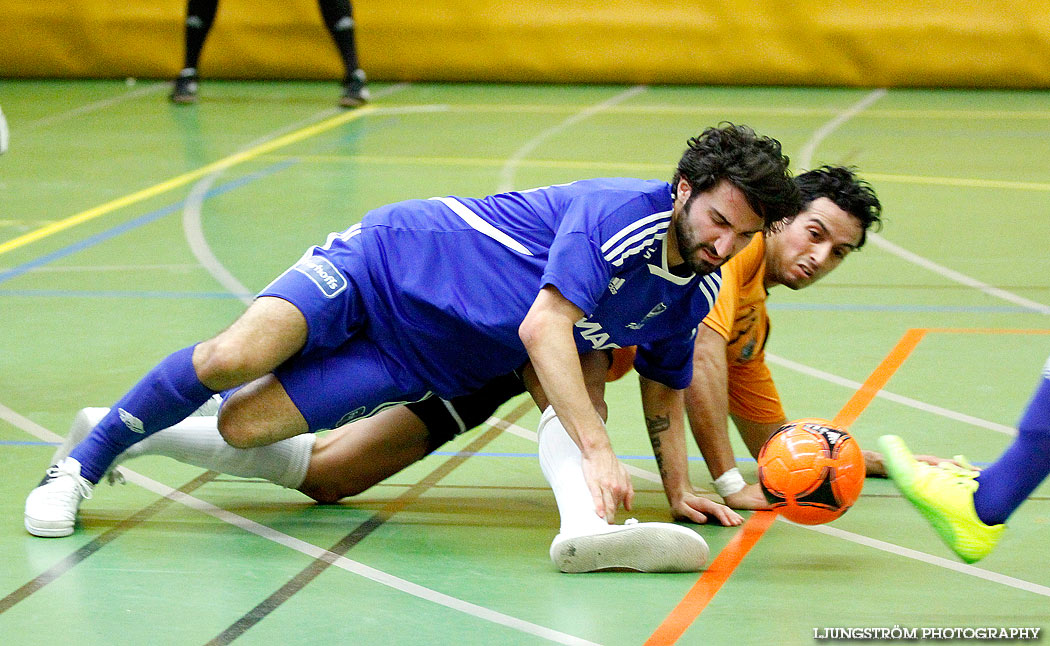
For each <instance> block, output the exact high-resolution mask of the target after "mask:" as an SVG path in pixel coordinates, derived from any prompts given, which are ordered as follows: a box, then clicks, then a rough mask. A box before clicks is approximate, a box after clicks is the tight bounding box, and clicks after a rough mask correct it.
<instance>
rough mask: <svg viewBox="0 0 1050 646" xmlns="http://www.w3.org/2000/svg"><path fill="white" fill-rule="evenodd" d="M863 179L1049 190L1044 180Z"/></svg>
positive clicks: (883, 176) (881, 176) (876, 176)
mask: <svg viewBox="0 0 1050 646" xmlns="http://www.w3.org/2000/svg"><path fill="white" fill-rule="evenodd" d="M863 175H864V178H865V179H869V180H872V181H880V182H898V183H901V184H932V185H935V186H962V187H966V188H998V189H1010V190H1017V191H1050V184H1048V183H1046V182H1010V181H1006V180H989V179H966V178H962V177H920V176H917V175H886V174H883V173H863Z"/></svg>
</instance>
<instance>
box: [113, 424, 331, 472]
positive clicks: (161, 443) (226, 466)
mask: <svg viewBox="0 0 1050 646" xmlns="http://www.w3.org/2000/svg"><path fill="white" fill-rule="evenodd" d="M316 441H317V436H315V435H314V434H312V433H306V434H304V435H296V436H295V437H290V438H288V439H286V440H281V441H280V442H275V443H274V444H270V445H268V446H259V447H256V448H252V449H237V448H234V447H232V446H230V445H229V444H227V443H226V440H224V439H222V435H220V434H219V427H218V418H217V417H187V418H186V419H184V420H183V421H181V422H179V423H178V424H176V425H175V426H172V427H169V428H166V429H164V430H162V431H158V432H156V433H154V434H153V435H150V436H149V437H147V438H145V439H144V440H142V441H141V442H138V443H136V444H133V445H131V446H130V447H128V449H127V450H126V451H124V452H123V453H121V454H120V456H118V457H117V461H118V462H123V461H124V460H128V459H131V458H134V457H138V456H141V455H163V456H166V457H169V458H172V459H175V460H178V461H179V462H185V463H186V464H192V465H194V466H197V467H201V468H202V469H211V470H212V471H218V472H220V473H226V474H229V475H233V476H239V477H241V478H263V479H265V480H269V481H270V482H273V483H274V484H279V485H281V486H282V487H288V488H289V489H298V488H299V485H301V484H302V483H303V480H304V479H305V478H306V469H307V467H309V466H310V454H311V452H312V451H313V447H314V442H316Z"/></svg>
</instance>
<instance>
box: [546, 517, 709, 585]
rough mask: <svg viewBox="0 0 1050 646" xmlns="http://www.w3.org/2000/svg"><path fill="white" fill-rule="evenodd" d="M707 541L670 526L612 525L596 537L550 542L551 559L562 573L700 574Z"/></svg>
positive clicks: (561, 537) (600, 531)
mask: <svg viewBox="0 0 1050 646" xmlns="http://www.w3.org/2000/svg"><path fill="white" fill-rule="evenodd" d="M708 552H709V550H708V547H707V541H705V540H704V538H703V537H702V536H700V535H699V534H697V533H696V532H694V531H693V530H691V529H688V528H685V527H681V526H679V525H673V524H671V523H639V522H638V521H637V520H635V519H634V518H631V519H628V520H627V522H626V523H624V524H623V525H609V526H608V528H607V529H605V528H603V529H601V530H599V531H598V532H596V533H594V534H586V535H583V536H563V535H561V534H558V535H557V536H556V537H554V542H553V543H551V560H552V561H554V564H555V565H557V566H558V569H559V570H561V571H562V572H574V573H575V572H595V571H597V570H608V569H627V570H637V571H639V572H697V571H699V570H700V568H702V567H703V566H704V564H705V563H707V556H708Z"/></svg>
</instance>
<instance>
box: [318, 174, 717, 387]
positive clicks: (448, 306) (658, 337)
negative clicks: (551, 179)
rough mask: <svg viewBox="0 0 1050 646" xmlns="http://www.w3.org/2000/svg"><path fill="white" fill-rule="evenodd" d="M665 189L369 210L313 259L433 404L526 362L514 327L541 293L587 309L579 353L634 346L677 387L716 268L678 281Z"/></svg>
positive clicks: (617, 188) (606, 186) (645, 186)
mask: <svg viewBox="0 0 1050 646" xmlns="http://www.w3.org/2000/svg"><path fill="white" fill-rule="evenodd" d="M672 202H673V199H672V196H671V187H670V185H669V184H667V183H666V182H659V181H642V180H635V179H594V180H584V181H579V182H574V183H572V184H567V185H561V186H551V187H546V188H540V189H534V190H529V191H520V192H512V193H504V194H500V195H494V196H490V197H485V198H476V199H475V198H461V197H447V198H435V199H432V200H413V201H408V202H401V203H398V204H393V205H390V206H386V207H382V208H380V209H377V210H375V211H372V212H370V213H369V214H367V215H366V216H365V217H364V219H363V220H362V222H361V223H360V224H359V225H355V226H354V227H351V228H350V229H349V230H347V231H346V232H344V233H342V234H340V235H339V236H337V237H334V238H331V239H330V240H329V244H328V245H326V247H325V249H323V250H321V251H326V252H334V256H333V255H330V256H329V258H332V259H333V262H334V263H336V264H337V265H339V264H340V260H339V256H340V253H339V250H340V249H341V248H343V247H345V248H347V250H348V251H349V250H350V249H351V248H353V247H358V246H359V249H360V251H361V254H360V257H359V258H358V259H357V260H355V261H354V262H353V263H351V265H350V266H341V267H340V270H342V271H343V272H344V273H345V274H346V275H347V276H348V277H349V279H350V280H351V281H352V282H353V283H355V284H356V286H357V288H358V290H357V291H358V292H359V293H360V295H361V300H362V303H361V306H362V308H363V310H364V312H366V313H367V314H366V316H367V324H366V325H364V327H363V333H364V334H367V335H368V336H369V337H370V338H371V339H372V340H373V341H374V342H375V343H376V344H377V346H378V347H379V348H380V350H381V352H382V353H383V354H384V355H385V356H387V357H388V358H389V360H390V363H391V364H392V367H391V372H392V373H394V372H397V371H406V372H407V373H410V374H413V375H414V376H416V377H417V378H418V379H419V380H420V381H421V382H422V383H424V384H427V385H428V386H429V388H430V389H431V390H433V391H434V392H436V393H437V394H439V395H440V396H442V397H444V398H450V397H454V396H458V395H463V394H466V393H469V392H472V391H474V390H477V389H478V388H480V387H481V386H482V385H484V384H485V383H486V382H488V381H489V380H491V379H492V378H494V377H497V376H499V375H503V374H506V373H508V372H511V371H513V370H516V369H518V368H519V367H520V366H521V365H523V364H524V363H525V362H526V361H527V360H528V355H527V353H526V351H525V348H524V346H523V344H522V343H521V340H520V339H519V337H518V326H519V325H520V324H521V321H522V320H523V319H524V318H525V315H526V313H527V312H528V310H529V307H530V306H531V305H532V303H533V301H534V300H535V298H536V296H537V294H538V293H539V291H540V289H541V288H542V287H544V286H545V285H552V286H554V287H555V288H557V289H558V291H559V292H561V294H562V295H563V296H564V297H565V298H567V299H568V300H569V301H571V302H572V303H574V304H575V305H576V306H578V307H579V308H580V309H581V310H582V311H583V312H584V314H585V316H584V318H583V319H581V320H580V321H578V322H577V323H576V326H575V330H574V331H575V340H576V345H577V348H578V349H579V351H580V352H581V353H582V352H587V351H590V350H595V349H602V348H615V347H620V346H629V345H637V346H639V352H638V359H637V360H636V368H637V369H638V371H639V372H640V373H641V374H642V375H644V376H646V377H648V378H650V379H654V380H656V381H660V382H662V383H664V384H666V385H668V386H670V387H673V388H684V387H686V386H687V385H688V384H689V382H690V380H691V379H692V360H691V359H692V349H693V337H694V334H695V331H696V326H697V325H698V323H699V322H700V321H701V320H702V319H703V318H704V316H706V314H707V312H708V311H709V310H710V308H711V305H712V304H713V302H714V300H715V297H716V295H717V292H718V288H719V284H720V281H721V278H720V275H719V273H717V272H716V273H714V274H710V275H708V276H704V277H697V276H695V275H689V276H687V277H680V276H676V275H674V274H673V273H671V272H670V271H669V270H668V266H667V249H666V247H665V241H666V235H667V229H668V227H669V226H670V223H671V209H672Z"/></svg>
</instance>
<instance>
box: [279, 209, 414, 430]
mask: <svg viewBox="0 0 1050 646" xmlns="http://www.w3.org/2000/svg"><path fill="white" fill-rule="evenodd" d="M353 230H354V227H351V229H348V230H347V232H350V231H353ZM364 271H365V268H364V266H363V258H362V254H361V250H360V245H359V243H358V239H357V236H353V237H350V236H347V233H344V234H340V236H335V235H334V234H333V237H330V238H329V241H328V243H327V244H326V245H325V247H313V248H311V249H310V250H309V251H307V252H306V254H305V255H303V257H302V258H300V259H299V261H298V262H297V263H296V264H295V265H293V266H292V267H291V268H289V269H288V270H287V271H285V272H284V273H283V274H281V275H280V276H278V277H277V278H276V279H275V280H274V281H273V282H272V283H270V284H269V285H268V286H267V287H266V288H265V289H263V291H261V292H259V296H272V297H276V298H281V299H283V300H286V301H288V302H289V303H291V304H292V305H294V306H295V307H296V308H297V309H298V310H299V311H300V312H301V313H302V314H303V316H304V317H305V318H306V325H307V339H306V344H305V345H304V346H303V348H302V349H301V350H300V351H299V352H298V353H296V354H295V355H294V356H292V357H291V358H290V359H288V360H287V361H285V362H284V363H283V364H281V365H280V366H278V367H277V369H276V370H274V375H275V376H276V377H277V379H278V381H280V382H281V385H282V386H284V389H285V391H286V392H287V393H288V396H289V397H290V398H291V400H292V403H293V404H295V406H296V408H298V409H299V412H300V413H302V415H303V417H304V418H306V422H307V424H308V425H309V427H310V430H311V431H320V430H323V429H329V428H336V427H337V426H341V425H343V424H346V423H348V422H350V421H353V420H355V419H360V418H363V417H368V416H370V415H374V414H375V413H378V412H379V411H381V410H383V409H384V408H387V407H389V406H393V405H397V404H403V403H407V402H415V401H419V400H420V399H423V398H424V397H426V396H427V395H429V394H430V392H429V389H428V388H427V387H426V385H424V384H423V383H422V382H421V381H420V380H419V379H418V378H417V377H416V376H414V375H412V374H410V373H409V372H408V371H407V370H405V369H404V368H403V367H402V366H401V364H400V363H399V362H397V361H395V360H393V359H392V358H391V357H390V356H389V355H387V354H385V353H384V352H383V351H382V349H381V348H380V346H379V345H378V344H377V343H375V341H374V340H373V339H372V338H371V337H370V336H369V334H368V329H367V328H368V312H367V311H366V309H365V305H364V299H362V296H361V292H360V288H359V286H358V284H357V283H356V282H355V281H354V280H353V276H354V275H358V276H362V277H363V276H365V275H366V274H364V273H363V272H364ZM357 272H361V273H357ZM363 282H364V284H365V285H366V286H367V285H368V281H367V280H364V281H363ZM366 288H367V287H366Z"/></svg>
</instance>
